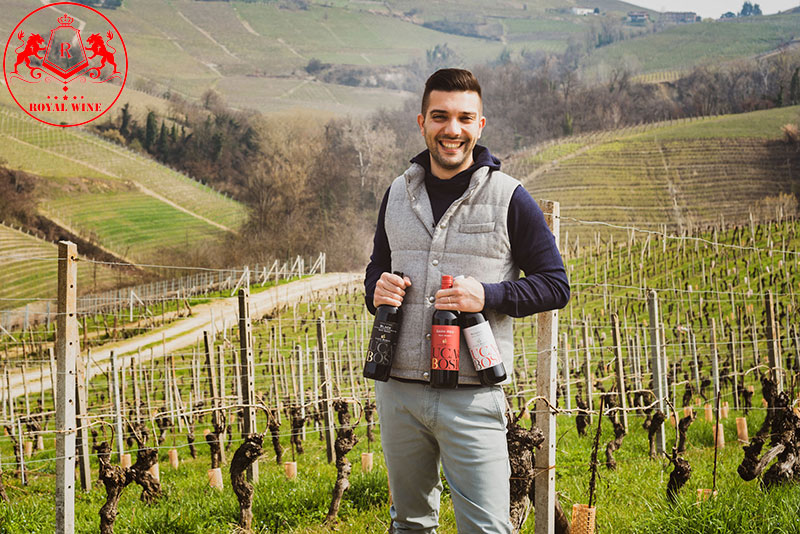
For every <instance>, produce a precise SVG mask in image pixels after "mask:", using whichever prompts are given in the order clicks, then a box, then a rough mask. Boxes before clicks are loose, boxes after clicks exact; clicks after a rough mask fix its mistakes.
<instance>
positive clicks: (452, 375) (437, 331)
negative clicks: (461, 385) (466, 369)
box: [431, 275, 461, 388]
mask: <svg viewBox="0 0 800 534" xmlns="http://www.w3.org/2000/svg"><path fill="white" fill-rule="evenodd" d="M451 287H453V277H452V276H448V275H443V276H442V289H450V288H451ZM460 346H461V328H459V326H458V312H457V311H451V310H436V311H435V312H433V320H432V325H431V386H433V387H435V388H454V387H458V352H459V348H460Z"/></svg>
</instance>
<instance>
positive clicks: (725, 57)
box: [584, 14, 800, 73]
mask: <svg viewBox="0 0 800 534" xmlns="http://www.w3.org/2000/svg"><path fill="white" fill-rule="evenodd" d="M798 23H800V15H797V14H792V15H771V16H765V17H749V18H745V19H737V20H734V21H726V22H719V21H715V22H702V23H696V24H681V25H676V26H674V27H672V28H668V29H667V30H665V31H663V32H659V33H655V34H652V35H649V36H646V37H641V38H637V39H633V40H629V41H622V42H619V43H616V44H613V45H610V46H607V47H604V48H600V49H597V50H595V51H594V53H592V54H591V55H590V56H589V57H588V58H587V59H586V60H584V69H585V70H586V71H587V72H597V71H599V70H600V68H601V66H606V67H609V68H610V67H615V66H620V65H627V66H629V67H631V68H633V70H634V72H636V73H650V72H659V71H673V70H680V71H683V70H688V69H691V68H693V67H695V66H698V65H718V64H719V63H721V62H724V61H730V60H734V59H740V58H746V57H752V56H755V55H757V54H761V53H764V52H768V51H770V50H773V49H774V48H777V47H778V46H779V45H781V44H782V43H785V42H787V41H789V40H791V39H793V38H794V37H796V36H797V25H798Z"/></svg>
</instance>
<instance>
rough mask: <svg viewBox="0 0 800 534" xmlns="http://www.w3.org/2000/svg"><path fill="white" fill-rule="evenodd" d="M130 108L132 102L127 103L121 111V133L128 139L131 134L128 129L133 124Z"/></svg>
mask: <svg viewBox="0 0 800 534" xmlns="http://www.w3.org/2000/svg"><path fill="white" fill-rule="evenodd" d="M130 108H131V105H130V102H125V105H124V106H122V109H121V110H120V123H119V133H121V134H122V135H123V136H125V137H128V134H130V131H129V130H128V127H129V126H130V123H131V111H130Z"/></svg>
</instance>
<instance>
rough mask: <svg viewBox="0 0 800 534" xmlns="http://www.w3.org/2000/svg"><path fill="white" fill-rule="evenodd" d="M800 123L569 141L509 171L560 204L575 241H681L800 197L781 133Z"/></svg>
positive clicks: (789, 119) (677, 126)
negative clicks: (648, 234)
mask: <svg viewBox="0 0 800 534" xmlns="http://www.w3.org/2000/svg"><path fill="white" fill-rule="evenodd" d="M799 118H800V108H798V107H789V108H780V109H774V110H768V111H761V112H755V113H748V114H741V115H730V116H722V117H711V118H704V119H700V120H692V121H677V122H674V123H665V124H654V125H648V126H643V127H636V128H629V129H625V130H621V131H618V132H606V133H599V134H597V135H584V136H578V137H575V138H566V139H564V140H562V141H559V142H555V143H549V144H546V145H543V146H541V147H537V148H534V149H531V150H529V151H523V152H521V153H518V154H516V155H515V156H514V157H512V158H511V161H510V162H509V164H508V167H509V169H510V170H509V172H510V173H511V174H512V175H514V176H516V177H517V178H519V179H520V180H521V181H522V182H523V183H524V184H525V185H526V187H527V188H528V190H529V191H531V194H533V196H534V197H535V198H547V199H551V200H557V201H559V202H560V203H561V205H562V215H563V216H564V217H565V219H564V220H563V221H562V232H569V235H570V237H571V239H575V237H576V236H578V235H579V236H581V237H582V238H583V239H585V238H586V237H589V236H591V235H592V233H593V232H594V231H596V230H597V231H599V230H603V231H607V232H611V233H616V235H617V236H621V235H624V234H625V230H624V228H618V229H614V228H609V227H607V226H606V227H605V228H601V227H600V226H599V225H598V226H596V227H594V228H590V227H589V226H587V225H581V224H580V223H579V222H578V221H598V222H600V221H601V222H603V223H608V224H611V225H618V226H637V227H640V228H648V229H657V228H659V227H660V226H661V225H667V227H668V228H670V229H672V230H674V231H677V232H681V231H685V230H688V229H691V228H703V227H706V226H708V225H713V224H717V223H719V222H721V221H727V222H730V223H743V222H745V221H747V220H748V218H749V215H750V212H751V211H753V210H754V209H756V207H755V203H757V202H758V201H759V200H764V199H767V198H773V197H778V196H779V195H780V194H782V193H784V194H788V193H796V192H797V191H799V190H800V182H798V165H799V164H800V161H798V159H797V152H796V151H795V150H794V148H792V147H791V146H789V145H785V144H784V143H783V141H782V135H783V134H782V131H781V127H782V126H783V125H784V124H787V123H797V121H798V119H799Z"/></svg>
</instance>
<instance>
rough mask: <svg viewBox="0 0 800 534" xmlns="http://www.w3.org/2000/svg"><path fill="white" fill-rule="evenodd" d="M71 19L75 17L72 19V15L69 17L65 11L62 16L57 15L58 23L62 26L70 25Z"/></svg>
mask: <svg viewBox="0 0 800 534" xmlns="http://www.w3.org/2000/svg"><path fill="white" fill-rule="evenodd" d="M73 20H75V19H73V18H72V17H70V16H69V15H67V14H66V13H64V14H63V15H62V16H60V17H58V23H59V24H61V25H62V26H72V21H73Z"/></svg>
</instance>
